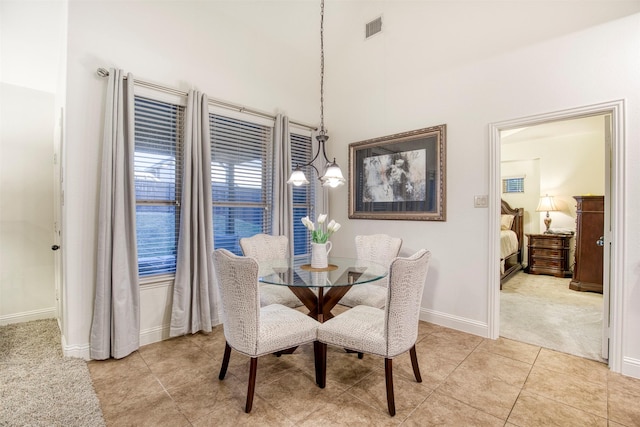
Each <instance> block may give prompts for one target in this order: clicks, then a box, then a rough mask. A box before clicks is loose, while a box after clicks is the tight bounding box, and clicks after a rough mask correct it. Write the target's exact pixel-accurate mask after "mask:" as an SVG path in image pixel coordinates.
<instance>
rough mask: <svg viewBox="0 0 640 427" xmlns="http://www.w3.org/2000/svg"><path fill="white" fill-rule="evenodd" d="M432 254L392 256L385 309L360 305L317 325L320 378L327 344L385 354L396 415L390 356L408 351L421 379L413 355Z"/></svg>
mask: <svg viewBox="0 0 640 427" xmlns="http://www.w3.org/2000/svg"><path fill="white" fill-rule="evenodd" d="M430 259H431V253H430V252H429V251H427V250H425V249H421V250H419V251H418V252H416V253H415V254H413V255H412V256H410V257H408V258H395V259H394V260H393V261H392V262H391V266H390V270H389V286H388V288H387V290H388V292H387V298H386V304H385V308H384V309H380V308H376V307H369V306H366V305H359V306H356V307H353V308H352V309H350V310H347V311H345V312H343V313H341V314H339V315H337V316H336V317H334V318H332V319H329V320H327V321H326V322H324V323H322V324H321V325H320V326H319V327H318V341H320V342H321V344H320V349H319V351H320V354H319V356H320V358H321V362H320V363H321V364H320V373H319V375H320V377H321V379H320V381H319V382H318V384H320V385H321V387H322V385H324V384H325V380H326V375H327V365H326V364H327V344H329V345H333V346H337V347H341V348H346V349H348V350H352V351H355V352H363V353H370V354H374V355H378V356H381V357H384V369H385V382H386V386H387V406H388V409H389V414H391V416H394V415H395V414H396V406H395V399H394V395H393V365H392V361H393V358H394V357H396V356H399V355H401V354H403V353H405V352H406V351H409V354H410V356H411V365H412V367H413V374H414V375H415V377H416V381H417V382H422V377H421V376H420V367H419V366H418V358H417V355H416V340H417V339H418V321H419V314H420V304H421V301H422V292H423V289H424V285H425V280H426V278H427V271H428V270H429V260H430Z"/></svg>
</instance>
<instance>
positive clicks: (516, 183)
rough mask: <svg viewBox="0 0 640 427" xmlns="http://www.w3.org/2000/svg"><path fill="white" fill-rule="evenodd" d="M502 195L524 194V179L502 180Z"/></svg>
mask: <svg viewBox="0 0 640 427" xmlns="http://www.w3.org/2000/svg"><path fill="white" fill-rule="evenodd" d="M502 192H503V193H524V177H523V176H518V177H509V178H503V179H502Z"/></svg>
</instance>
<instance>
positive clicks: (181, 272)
mask: <svg viewBox="0 0 640 427" xmlns="http://www.w3.org/2000/svg"><path fill="white" fill-rule="evenodd" d="M183 159H184V168H183V178H182V200H181V203H180V234H179V237H178V253H177V264H176V277H175V283H174V287H173V305H172V309H171V326H170V330H169V335H170V336H172V337H175V336H179V335H184V334H187V333H192V334H193V333H196V332H198V331H205V332H210V331H211V327H212V319H215V321H216V322H217V319H218V313H217V292H216V287H215V285H214V275H215V273H214V271H213V259H212V256H213V204H212V201H211V145H210V136H209V108H208V98H207V95H206V94H201V93H199V92H197V91H193V90H191V91H189V94H188V99H187V109H186V117H185V140H184V156H183Z"/></svg>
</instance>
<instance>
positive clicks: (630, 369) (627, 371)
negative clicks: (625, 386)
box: [621, 357, 640, 378]
mask: <svg viewBox="0 0 640 427" xmlns="http://www.w3.org/2000/svg"><path fill="white" fill-rule="evenodd" d="M621 374H622V375H625V376H627V377H633V378H640V360H638V359H633V358H631V357H624V358H623V359H622V371H621Z"/></svg>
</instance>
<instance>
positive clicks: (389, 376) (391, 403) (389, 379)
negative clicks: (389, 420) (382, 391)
mask: <svg viewBox="0 0 640 427" xmlns="http://www.w3.org/2000/svg"><path fill="white" fill-rule="evenodd" d="M392 363H393V359H387V358H385V359H384V379H385V383H386V384H387V407H388V408H389V414H390V415H391V416H392V417H393V416H395V415H396V402H395V400H394V398H393V365H392Z"/></svg>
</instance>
